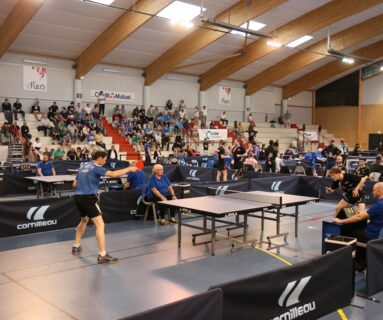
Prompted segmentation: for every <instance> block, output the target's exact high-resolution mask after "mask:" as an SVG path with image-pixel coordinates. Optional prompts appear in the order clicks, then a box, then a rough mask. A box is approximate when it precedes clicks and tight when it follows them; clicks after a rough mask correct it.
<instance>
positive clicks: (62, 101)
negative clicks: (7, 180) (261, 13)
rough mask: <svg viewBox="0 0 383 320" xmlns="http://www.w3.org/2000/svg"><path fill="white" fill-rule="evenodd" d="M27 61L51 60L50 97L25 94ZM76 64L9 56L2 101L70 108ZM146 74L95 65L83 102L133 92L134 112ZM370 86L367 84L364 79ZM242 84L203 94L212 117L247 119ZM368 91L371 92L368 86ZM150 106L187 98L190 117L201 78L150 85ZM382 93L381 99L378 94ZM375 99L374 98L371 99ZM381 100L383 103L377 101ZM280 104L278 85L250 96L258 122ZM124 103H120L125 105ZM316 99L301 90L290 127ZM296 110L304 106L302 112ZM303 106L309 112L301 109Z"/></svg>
mask: <svg viewBox="0 0 383 320" xmlns="http://www.w3.org/2000/svg"><path fill="white" fill-rule="evenodd" d="M23 58H24V59H31V60H39V61H45V62H47V67H48V91H47V92H46V93H34V92H30V91H24V90H23V89H22V79H23V62H22V60H23ZM73 64H74V62H73V61H70V60H59V59H51V58H43V57H35V56H28V55H21V54H13V53H7V54H5V55H4V56H3V57H2V58H1V59H0V74H1V77H0V99H1V100H3V98H4V97H9V98H10V100H11V103H13V102H14V98H16V97H20V99H21V102H22V103H23V105H24V109H25V110H26V111H27V112H28V111H29V110H30V106H31V105H32V104H33V100H34V98H35V97H38V98H39V99H40V105H41V107H42V110H43V111H44V110H46V109H47V108H48V106H50V105H51V104H52V101H57V103H58V105H59V106H67V105H68V104H69V102H70V101H72V100H74V79H75V70H74V69H73ZM104 69H116V70H119V71H121V73H110V72H105V71H104ZM142 72H143V70H141V69H133V68H122V67H115V66H107V65H97V66H96V67H94V68H93V69H92V71H91V72H89V73H88V74H87V75H86V76H85V78H84V79H83V80H82V92H83V98H82V101H83V103H87V102H90V103H94V102H96V100H95V99H94V98H92V97H90V90H91V89H98V90H101V89H104V90H105V89H109V90H118V91H125V92H132V93H134V94H135V101H133V102H131V103H129V104H130V105H131V107H129V104H128V103H124V104H125V105H126V109H127V111H130V110H131V109H132V108H133V106H136V105H139V106H141V105H143V104H144V95H143V91H144V90H143V89H144V78H143V76H142ZM379 79H380V80H378V77H375V78H373V79H371V80H368V81H371V83H372V84H371V85H369V86H370V87H371V88H372V89H371V93H369V94H365V95H364V97H366V98H367V97H369V96H372V97H373V101H375V102H374V103H378V102H376V101H380V103H382V102H383V97H382V92H383V90H377V89H376V88H379V86H380V88H381V82H382V80H381V79H382V77H381V76H380V77H379ZM366 82H367V81H366ZM219 85H229V86H231V88H232V94H231V104H230V105H221V104H219V103H218V86H219ZM243 85H244V83H243V82H238V81H229V80H224V81H221V82H220V83H219V84H218V85H215V86H213V87H212V88H210V89H209V90H207V91H206V92H205V93H204V102H203V104H204V105H206V106H207V108H208V110H209V112H208V118H209V119H218V118H219V117H220V115H221V112H222V110H225V111H226V112H227V115H228V120H230V121H234V120H239V121H242V120H243V115H244V109H245V107H244V104H245V89H244V88H243ZM365 90H370V89H369V88H368V86H366V89H365ZM149 91H150V102H149V103H150V104H153V105H158V106H164V105H165V102H166V100H167V99H172V101H173V105H174V106H178V103H179V101H180V100H181V99H183V100H185V103H186V106H187V110H186V111H187V115H189V116H190V115H191V114H192V112H193V109H194V107H195V106H196V105H198V104H199V101H198V99H199V84H198V77H195V76H187V75H180V74H168V75H165V76H164V77H162V78H161V79H159V80H158V81H156V82H155V83H154V84H153V85H152V86H151V87H150V90H149ZM379 95H380V96H379ZM371 99H372V98H371ZM379 99H380V100H379ZM281 100H282V90H281V88H277V87H266V88H264V89H263V90H260V91H259V92H257V93H255V94H253V95H251V96H250V107H249V109H250V110H249V112H252V113H253V117H254V118H255V120H256V121H257V122H263V121H264V120H265V114H266V113H267V114H268V115H269V120H272V119H275V120H277V119H278V116H279V114H280V103H281ZM121 103H122V102H120V104H121ZM116 104H118V103H117V102H116V103H113V104H108V103H107V106H106V114H107V115H110V114H111V113H112V110H113V108H114V106H115V105H116ZM311 104H312V99H311V93H310V92H303V93H301V94H298V95H296V96H295V97H294V98H293V99H292V100H289V102H288V105H289V110H290V111H291V113H292V121H291V122H292V123H294V122H295V123H306V124H311V123H312V122H311V107H312V105H311ZM296 106H300V107H299V108H298V107H296ZM301 107H305V108H301Z"/></svg>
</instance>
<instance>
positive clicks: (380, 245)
mask: <svg viewBox="0 0 383 320" xmlns="http://www.w3.org/2000/svg"><path fill="white" fill-rule="evenodd" d="M382 270H383V239H377V240H371V241H369V242H368V246H367V273H366V293H367V295H368V296H369V297H370V296H372V295H374V294H376V293H378V292H380V291H382V290H383V277H382Z"/></svg>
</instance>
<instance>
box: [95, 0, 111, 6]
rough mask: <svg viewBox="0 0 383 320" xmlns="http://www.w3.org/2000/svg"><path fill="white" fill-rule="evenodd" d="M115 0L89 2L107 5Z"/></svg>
mask: <svg viewBox="0 0 383 320" xmlns="http://www.w3.org/2000/svg"><path fill="white" fill-rule="evenodd" d="M114 1H115V0H91V1H90V2H96V3H100V4H105V5H107V6H109V5H111V4H112V3H113V2H114Z"/></svg>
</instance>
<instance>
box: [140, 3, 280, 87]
mask: <svg viewBox="0 0 383 320" xmlns="http://www.w3.org/2000/svg"><path fill="white" fill-rule="evenodd" d="M284 2H286V0H253V1H252V2H251V4H250V6H249V1H247V0H241V1H239V2H237V3H236V4H234V5H233V6H232V7H230V8H229V9H227V10H225V11H223V12H221V13H220V14H218V15H217V16H216V17H215V19H217V20H219V21H223V22H228V23H229V22H230V24H234V25H237V26H240V25H241V24H243V23H245V22H247V21H248V20H251V19H253V18H255V17H257V16H259V15H261V14H264V13H266V12H267V11H270V10H272V9H273V8H275V7H277V6H279V5H280V4H282V3H284ZM205 28H210V29H211V26H208V25H206V24H204V25H202V28H197V29H196V30H195V31H193V32H192V33H191V34H189V35H188V36H187V37H185V38H184V39H182V40H181V41H179V42H178V43H176V44H175V45H174V46H173V47H172V48H170V49H169V50H167V51H166V52H165V53H164V54H162V55H161V56H160V57H159V58H158V59H156V60H155V61H154V62H153V63H151V64H150V65H149V66H148V67H146V68H145V74H146V78H145V85H147V86H149V85H151V84H152V83H153V82H155V81H156V80H158V79H159V78H160V77H162V76H163V75H164V74H166V73H167V72H169V71H171V70H173V69H174V68H175V67H177V66H178V65H179V64H180V63H182V62H183V61H185V60H186V59H188V58H190V57H191V56H192V55H193V54H195V53H196V52H198V51H199V50H201V49H203V48H204V47H206V46H207V45H209V44H210V43H212V42H214V41H216V40H217V39H219V38H221V37H222V36H224V35H225V33H224V32H218V31H214V30H210V29H205ZM216 29H218V30H221V31H227V30H226V29H224V28H216Z"/></svg>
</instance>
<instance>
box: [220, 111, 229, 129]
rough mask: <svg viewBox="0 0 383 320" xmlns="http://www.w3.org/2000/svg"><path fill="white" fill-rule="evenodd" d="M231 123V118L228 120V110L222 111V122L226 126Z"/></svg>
mask: <svg viewBox="0 0 383 320" xmlns="http://www.w3.org/2000/svg"><path fill="white" fill-rule="evenodd" d="M228 123H229V120H227V115H226V111H222V113H221V124H222V125H224V126H227V125H228Z"/></svg>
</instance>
